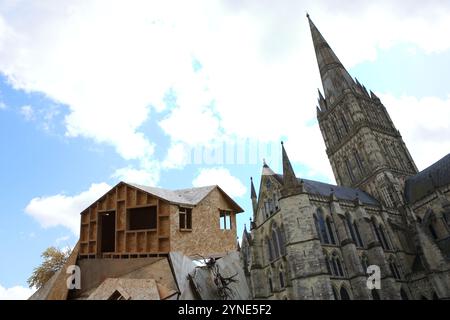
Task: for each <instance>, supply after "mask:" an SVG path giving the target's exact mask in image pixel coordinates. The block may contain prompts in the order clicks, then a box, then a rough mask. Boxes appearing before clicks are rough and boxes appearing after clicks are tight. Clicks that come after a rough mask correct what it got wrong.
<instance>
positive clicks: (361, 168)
mask: <svg viewBox="0 0 450 320" xmlns="http://www.w3.org/2000/svg"><path fill="white" fill-rule="evenodd" d="M353 156H354V157H355V161H356V164H357V165H358V169H359V172H360V173H361V175H362V174H364V171H365V170H364V161H363V159H362V158H361V157H360V155H359V153H358V151H357V150H356V149H354V150H353Z"/></svg>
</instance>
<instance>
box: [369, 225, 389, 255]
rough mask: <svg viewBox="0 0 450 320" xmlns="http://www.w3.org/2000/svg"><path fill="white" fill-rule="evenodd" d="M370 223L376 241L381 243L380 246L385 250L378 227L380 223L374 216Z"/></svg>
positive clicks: (382, 237) (384, 242) (384, 241)
mask: <svg viewBox="0 0 450 320" xmlns="http://www.w3.org/2000/svg"><path fill="white" fill-rule="evenodd" d="M371 225H372V229H373V231H374V232H375V236H376V238H377V240H378V242H379V243H380V244H381V247H382V248H383V249H384V250H387V246H386V240H385V237H384V235H383V236H382V234H381V232H380V227H379V226H380V225H379V223H378V221H376V219H375V217H373V218H372V224H371Z"/></svg>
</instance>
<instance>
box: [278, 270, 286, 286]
mask: <svg viewBox="0 0 450 320" xmlns="http://www.w3.org/2000/svg"><path fill="white" fill-rule="evenodd" d="M279 277H280V288H284V286H285V283H284V272H283V267H282V266H280V272H279Z"/></svg>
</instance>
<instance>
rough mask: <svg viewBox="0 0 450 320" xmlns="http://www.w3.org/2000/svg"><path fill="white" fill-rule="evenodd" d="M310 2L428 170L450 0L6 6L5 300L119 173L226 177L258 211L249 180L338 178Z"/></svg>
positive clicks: (447, 145) (1, 40) (447, 108)
mask: <svg viewBox="0 0 450 320" xmlns="http://www.w3.org/2000/svg"><path fill="white" fill-rule="evenodd" d="M306 12H308V13H309V14H310V16H311V18H312V20H313V21H314V22H315V24H316V26H317V27H318V28H319V30H320V31H321V33H322V34H323V36H324V37H325V38H326V39H327V41H328V43H329V44H330V46H331V47H332V48H333V50H334V51H335V53H336V54H337V56H338V57H339V58H340V60H341V62H342V63H343V64H344V66H345V67H346V68H347V69H348V70H349V72H350V74H351V75H352V76H353V77H357V78H358V80H359V81H360V82H361V83H362V84H364V85H365V86H366V88H368V89H371V90H372V91H374V92H375V93H376V94H377V96H379V97H380V98H381V100H382V102H383V104H384V105H385V106H386V108H387V110H388V112H389V114H390V115H391V117H392V119H393V121H394V123H395V125H396V127H397V129H399V130H400V132H401V134H402V136H403V139H404V141H405V143H406V145H407V146H408V148H409V151H410V152H411V155H412V156H413V158H414V160H415V162H416V165H417V166H418V168H419V170H422V169H424V168H426V167H427V166H429V165H431V164H432V163H434V162H435V161H437V160H439V159H440V158H441V157H443V156H445V155H446V154H447V153H448V152H449V150H450V124H449V119H450V89H449V87H448V83H450V37H448V34H450V19H448V16H449V14H450V3H449V2H448V1H437V0H436V1H432V0H431V1H427V2H423V1H406V0H405V1H395V2H391V1H385V0H380V1H377V2H376V3H375V2H372V1H345V4H343V3H342V2H341V1H339V3H338V1H299V0H298V1H288V0H281V1H271V0H265V1H262V0H245V1H231V0H228V1H225V0H223V1H210V0H204V1H202V0H199V1H171V0H169V1H164V2H162V1H138V0H127V1H114V0H73V1H58V0H42V1H32V0H0V152H1V157H0V179H1V181H2V188H1V192H0V204H1V206H0V253H1V255H2V259H1V260H0V300H1V299H24V298H27V297H28V296H29V295H30V294H31V293H32V292H33V289H30V288H28V286H27V282H26V280H27V278H28V277H29V276H30V275H31V273H32V271H33V268H34V267H36V266H37V265H39V263H40V262H41V257H40V254H41V253H42V252H43V251H44V250H45V249H46V248H47V247H49V246H57V247H60V248H63V247H66V246H73V245H74V244H75V243H76V241H77V239H78V233H79V213H80V212H81V211H82V210H83V209H84V208H86V207H87V206H88V205H89V204H91V203H92V202H94V201H95V200H96V199H97V198H98V197H99V196H101V195H102V194H104V193H105V192H107V191H108V190H109V189H110V188H111V187H112V186H114V185H115V184H117V183H118V182H119V181H129V182H135V183H140V184H145V185H151V186H159V187H163V188H169V189H177V188H189V187H192V186H203V185H212V184H218V185H219V186H221V187H222V188H223V189H224V190H225V191H226V192H227V193H228V194H229V195H230V196H232V197H233V198H234V199H235V200H236V201H237V203H239V205H240V206H241V207H242V208H244V209H245V213H243V214H240V215H239V217H238V236H241V234H242V230H243V227H244V224H247V225H248V221H249V218H250V216H251V201H250V199H249V198H250V195H249V194H250V186H249V181H250V176H253V177H254V181H255V184H256V187H257V189H258V187H259V181H260V174H261V167H262V162H263V158H264V159H265V160H266V161H267V163H268V164H269V166H271V168H272V169H273V170H274V171H277V172H280V171H281V156H280V154H281V153H280V141H282V140H283V141H284V142H285V147H286V149H287V152H288V154H289V156H290V158H291V161H292V163H293V166H294V170H295V172H296V174H297V175H298V176H301V177H305V178H309V179H315V180H320V181H324V182H329V183H335V180H334V177H333V175H332V171H331V168H330V165H329V162H328V159H327V157H326V153H325V146H324V143H323V140H322V137H321V135H320V130H319V127H318V125H317V121H316V108H315V107H316V105H317V89H318V88H319V89H320V90H322V86H321V82H320V76H319V72H318V67H317V63H316V59H315V54H314V49H313V45H312V40H311V36H310V31H309V25H308V21H307V19H306V17H305V15H306Z"/></svg>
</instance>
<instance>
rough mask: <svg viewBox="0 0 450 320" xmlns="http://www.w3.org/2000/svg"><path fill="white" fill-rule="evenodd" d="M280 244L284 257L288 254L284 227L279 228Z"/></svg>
mask: <svg viewBox="0 0 450 320" xmlns="http://www.w3.org/2000/svg"><path fill="white" fill-rule="evenodd" d="M277 235H278V244H279V246H280V254H281V255H282V256H284V255H285V254H286V236H285V234H284V226H283V225H281V226H280V227H279V228H277Z"/></svg>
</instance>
